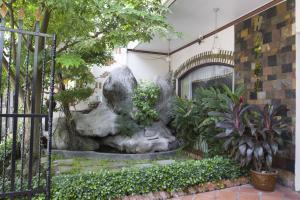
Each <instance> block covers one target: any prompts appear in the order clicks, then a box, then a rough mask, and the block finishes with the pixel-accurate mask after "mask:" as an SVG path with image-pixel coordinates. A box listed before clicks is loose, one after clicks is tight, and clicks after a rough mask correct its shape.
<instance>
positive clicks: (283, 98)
mask: <svg viewBox="0 0 300 200" xmlns="http://www.w3.org/2000/svg"><path fill="white" fill-rule="evenodd" d="M295 33H296V30H295V0H288V1H286V2H283V3H281V4H279V5H277V6H275V7H272V8H271V9H269V10H267V11H264V12H263V13H261V14H259V15H257V16H254V17H252V18H250V19H248V20H246V21H244V22H242V23H240V24H238V25H236V26H235V72H236V82H237V83H244V84H245V86H246V88H247V91H248V92H247V96H246V98H247V101H248V103H251V104H258V105H263V104H266V103H272V102H277V103H282V104H285V105H287V106H288V108H289V109H290V111H289V112H288V113H287V115H288V117H289V119H290V121H291V132H292V133H291V134H286V136H285V139H286V141H288V143H289V144H288V150H289V153H288V154H286V155H287V158H289V159H294V158H295V154H294V152H295V150H294V141H295V135H294V133H295V127H294V124H295V106H296V101H295V98H296V77H295V69H296V46H295ZM257 34H261V36H262V37H261V38H262V41H261V44H262V45H261V47H262V48H261V54H260V55H261V56H260V58H259V61H260V63H261V64H262V68H261V72H260V74H259V75H258V78H259V79H260V80H261V81H260V82H259V84H258V86H259V87H257V86H255V85H256V84H255V83H256V82H257V78H256V77H255V74H254V69H255V62H256V60H257V59H255V52H254V50H253V48H254V46H255V40H256V35H257ZM291 167H292V165H291ZM291 170H292V169H291Z"/></svg>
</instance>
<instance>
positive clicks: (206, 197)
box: [194, 191, 216, 200]
mask: <svg viewBox="0 0 300 200" xmlns="http://www.w3.org/2000/svg"><path fill="white" fill-rule="evenodd" d="M194 200H216V191H212V192H205V193H200V194H196V195H195V198H194Z"/></svg>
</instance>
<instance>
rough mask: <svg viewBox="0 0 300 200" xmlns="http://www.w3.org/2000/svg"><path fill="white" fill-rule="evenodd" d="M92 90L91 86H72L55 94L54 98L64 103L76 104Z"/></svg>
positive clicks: (89, 94)
mask: <svg viewBox="0 0 300 200" xmlns="http://www.w3.org/2000/svg"><path fill="white" fill-rule="evenodd" d="M93 92H94V90H93V89H92V88H72V89H69V90H64V91H61V92H60V93H58V94H56V95H55V100H57V101H59V102H62V103H65V104H76V103H78V102H80V101H84V100H85V99H87V98H88V97H89V96H91V94H92V93H93Z"/></svg>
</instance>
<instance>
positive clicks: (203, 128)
mask: <svg viewBox="0 0 300 200" xmlns="http://www.w3.org/2000/svg"><path fill="white" fill-rule="evenodd" d="M243 94H244V87H243V86H239V87H237V88H236V90H235V92H234V93H233V92H232V90H231V89H229V88H228V87H227V86H226V85H223V86H222V87H221V88H215V87H210V88H199V89H198V90H197V91H196V95H195V98H194V99H193V100H187V99H181V98H177V99H176V100H175V101H174V104H173V109H172V112H171V114H172V117H173V121H172V125H173V127H174V128H175V129H176V132H177V137H179V138H181V139H182V140H183V142H184V143H185V145H186V146H189V147H192V148H196V149H198V150H201V151H202V152H205V153H208V155H210V156H212V155H216V154H224V151H223V149H222V148H221V143H220V140H218V139H216V138H215V137H214V136H215V135H216V134H217V133H218V129H216V127H215V122H216V120H217V119H218V117H214V116H209V115H208V113H209V112H211V111H219V112H225V111H227V109H228V106H227V101H228V99H232V100H233V101H234V102H239V98H240V96H241V95H243Z"/></svg>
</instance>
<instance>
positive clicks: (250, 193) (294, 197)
mask: <svg viewBox="0 0 300 200" xmlns="http://www.w3.org/2000/svg"><path fill="white" fill-rule="evenodd" d="M173 200H300V193H297V192H294V191H292V190H291V189H289V188H286V187H283V186H280V185H278V186H276V190H275V191H274V192H263V191H260V190H256V189H254V188H253V187H252V186H251V185H244V186H237V187H232V188H227V189H223V190H217V191H212V192H205V193H200V194H195V195H188V196H185V197H179V198H174V199H173Z"/></svg>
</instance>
